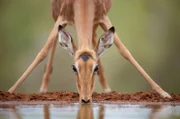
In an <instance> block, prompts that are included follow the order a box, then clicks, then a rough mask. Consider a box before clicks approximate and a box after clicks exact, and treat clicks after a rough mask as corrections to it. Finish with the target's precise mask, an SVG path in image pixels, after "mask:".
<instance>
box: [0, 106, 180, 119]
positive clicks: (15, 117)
mask: <svg viewBox="0 0 180 119" xmlns="http://www.w3.org/2000/svg"><path fill="white" fill-rule="evenodd" d="M24 118H28V119H32V118H33V119H39V118H41V119H42V118H44V119H53V118H56V119H74V118H76V119H105V118H106V119H119V118H121V119H134V118H138V119H178V118H180V106H170V105H162V106H160V105H153V106H152V105H118V104H93V105H91V104H83V105H79V104H66V105H36V106H34V105H18V106H13V105H12V106H11V105H10V106H7V105H3V106H2V105H0V119H24Z"/></svg>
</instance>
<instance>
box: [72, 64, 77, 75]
mask: <svg viewBox="0 0 180 119" xmlns="http://www.w3.org/2000/svg"><path fill="white" fill-rule="evenodd" d="M72 69H73V71H74V72H76V73H77V69H76V67H75V66H74V65H72Z"/></svg>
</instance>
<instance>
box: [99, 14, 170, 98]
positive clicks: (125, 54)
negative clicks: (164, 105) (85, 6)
mask: <svg viewBox="0 0 180 119" xmlns="http://www.w3.org/2000/svg"><path fill="white" fill-rule="evenodd" d="M100 25H101V27H102V29H103V30H104V31H107V30H108V29H109V28H110V27H111V26H112V23H111V21H110V20H109V18H108V16H105V17H104V19H103V20H102V21H101V24H100ZM114 43H115V45H116V47H117V48H118V50H119V52H120V54H121V55H122V56H123V57H124V58H125V59H126V60H128V61H129V62H130V63H131V64H132V65H133V66H134V67H135V68H136V69H137V70H138V71H139V72H140V73H141V75H142V76H143V77H144V78H145V79H146V80H147V82H148V83H149V84H150V86H151V87H152V89H153V90H155V91H156V92H157V93H158V94H159V95H161V96H162V97H168V98H171V96H170V95H169V94H168V93H167V92H165V91H164V90H163V89H162V88H161V87H160V86H159V85H157V84H156V83H155V82H154V81H153V80H152V79H151V77H150V76H149V75H148V74H147V73H146V72H145V71H144V69H143V68H142V67H141V66H140V65H139V64H138V62H137V61H136V60H135V59H134V57H133V56H132V55H131V53H130V52H129V50H128V49H127V48H126V47H125V46H124V44H123V43H122V42H121V41H120V39H119V38H118V36H117V34H116V33H115V36H114Z"/></svg>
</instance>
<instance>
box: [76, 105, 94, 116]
mask: <svg viewBox="0 0 180 119" xmlns="http://www.w3.org/2000/svg"><path fill="white" fill-rule="evenodd" d="M77 119H94V115H93V109H92V104H82V105H80V108H79V111H78V114H77Z"/></svg>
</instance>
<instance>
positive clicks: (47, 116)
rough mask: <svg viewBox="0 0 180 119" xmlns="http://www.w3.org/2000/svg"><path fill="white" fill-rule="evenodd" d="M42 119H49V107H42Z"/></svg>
mask: <svg viewBox="0 0 180 119" xmlns="http://www.w3.org/2000/svg"><path fill="white" fill-rule="evenodd" d="M43 108H44V119H50V112H49V105H44V107H43Z"/></svg>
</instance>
